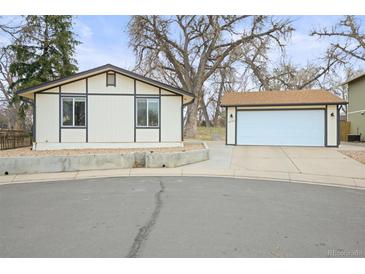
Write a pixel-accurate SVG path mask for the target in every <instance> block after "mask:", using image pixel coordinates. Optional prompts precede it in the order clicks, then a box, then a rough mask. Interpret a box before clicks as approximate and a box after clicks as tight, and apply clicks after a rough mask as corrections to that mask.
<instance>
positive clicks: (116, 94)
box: [34, 92, 182, 97]
mask: <svg viewBox="0 0 365 274" xmlns="http://www.w3.org/2000/svg"><path fill="white" fill-rule="evenodd" d="M36 93H37V94H47V95H58V92H35V93H34V94H36ZM88 95H89V96H134V93H100V92H98V93H95V92H94V93H88ZM62 96H69V97H76V96H79V97H82V96H86V93H70V92H63V93H62ZM136 96H137V97H153V96H154V97H158V96H161V97H179V96H181V95H169V94H161V95H159V94H146V93H140V94H136ZM181 97H182V96H181Z"/></svg>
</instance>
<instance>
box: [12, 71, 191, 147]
mask: <svg viewBox="0 0 365 274" xmlns="http://www.w3.org/2000/svg"><path fill="white" fill-rule="evenodd" d="M18 94H19V95H21V96H24V97H27V98H29V99H32V100H34V106H35V108H34V109H35V112H34V135H35V136H34V149H37V150H44V149H73V148H123V147H172V146H181V145H182V141H183V107H184V106H185V105H187V104H189V103H191V102H192V101H193V99H194V96H193V95H192V94H191V93H189V92H186V91H184V90H181V89H178V88H176V87H173V86H169V85H166V84H163V83H161V82H158V81H155V80H152V79H149V78H146V77H144V76H141V75H138V74H135V73H133V72H130V71H127V70H124V69H122V68H119V67H116V66H113V65H110V64H108V65H104V66H101V67H97V68H95V69H91V70H87V71H84V72H80V73H76V74H74V75H72V76H69V77H66V78H62V79H58V80H55V81H51V82H47V83H43V84H41V85H38V86H34V87H31V88H27V89H23V90H19V91H18Z"/></svg>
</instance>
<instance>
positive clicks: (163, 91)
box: [161, 89, 176, 95]
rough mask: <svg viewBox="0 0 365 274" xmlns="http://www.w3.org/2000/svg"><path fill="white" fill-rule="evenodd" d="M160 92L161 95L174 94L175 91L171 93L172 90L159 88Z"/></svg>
mask: <svg viewBox="0 0 365 274" xmlns="http://www.w3.org/2000/svg"><path fill="white" fill-rule="evenodd" d="M161 94H162V95H176V94H175V93H172V92H170V91H167V90H164V89H161Z"/></svg>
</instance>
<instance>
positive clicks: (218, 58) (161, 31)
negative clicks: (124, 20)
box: [129, 16, 292, 137]
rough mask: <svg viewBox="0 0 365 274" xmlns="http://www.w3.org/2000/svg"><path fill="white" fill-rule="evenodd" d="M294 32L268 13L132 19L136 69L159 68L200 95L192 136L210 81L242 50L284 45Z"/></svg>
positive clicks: (190, 116) (190, 119) (189, 128)
mask: <svg viewBox="0 0 365 274" xmlns="http://www.w3.org/2000/svg"><path fill="white" fill-rule="evenodd" d="M291 31H292V28H291V26H290V22H289V21H288V20H286V19H280V18H279V19H274V18H273V17H269V16H169V17H164V16H134V17H132V19H131V21H130V23H129V34H130V38H131V41H130V44H131V46H132V48H133V49H134V51H135V53H136V56H137V70H140V71H142V72H144V73H145V74H147V75H148V74H149V75H154V74H155V73H156V72H157V73H158V74H159V75H158V76H161V75H162V77H163V79H165V80H167V81H169V82H170V83H172V84H177V85H178V86H180V87H182V88H184V89H185V90H188V91H189V92H192V93H193V94H194V95H195V96H196V100H195V101H194V103H193V104H191V105H189V106H188V111H187V122H186V126H185V134H186V135H187V136H188V137H194V136H195V134H196V129H197V114H198V106H199V105H200V104H204V88H203V86H204V84H205V83H206V82H207V80H208V79H209V78H210V77H211V76H212V75H213V74H214V73H216V72H217V71H218V70H219V69H220V68H221V67H222V66H224V64H225V63H226V62H229V63H231V64H232V58H234V57H235V56H236V55H237V56H240V55H241V52H242V50H243V49H244V50H245V49H246V50H249V49H250V45H252V44H254V43H257V41H261V40H265V41H267V42H275V43H276V44H277V45H278V46H282V45H283V44H282V41H283V38H286V37H287V35H288V34H289V33H290V32H291ZM237 59H238V58H237ZM228 60H229V61H228Z"/></svg>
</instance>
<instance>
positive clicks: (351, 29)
mask: <svg viewBox="0 0 365 274" xmlns="http://www.w3.org/2000/svg"><path fill="white" fill-rule="evenodd" d="M312 35H314V36H319V37H320V38H325V37H332V38H339V39H338V40H337V41H335V42H331V47H332V48H333V49H334V50H336V51H338V52H339V53H342V57H343V58H355V59H358V60H361V61H365V29H364V28H361V23H360V18H356V17H355V16H350V15H347V16H344V17H343V19H342V20H340V22H338V23H337V24H336V25H335V26H333V27H332V28H330V29H328V28H323V29H321V30H314V31H313V32H312Z"/></svg>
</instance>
